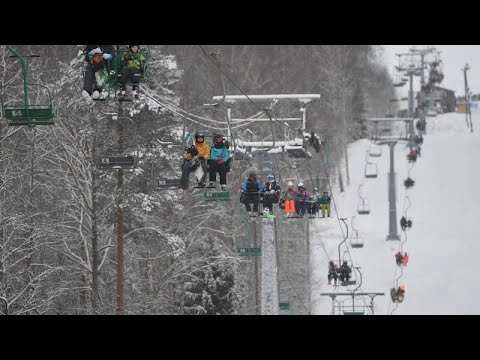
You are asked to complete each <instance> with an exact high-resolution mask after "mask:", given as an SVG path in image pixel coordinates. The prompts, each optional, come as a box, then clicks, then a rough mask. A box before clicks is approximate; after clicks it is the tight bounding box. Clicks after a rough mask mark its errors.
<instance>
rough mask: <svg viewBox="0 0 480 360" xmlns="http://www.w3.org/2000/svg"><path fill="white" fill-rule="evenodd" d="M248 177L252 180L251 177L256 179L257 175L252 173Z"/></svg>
mask: <svg viewBox="0 0 480 360" xmlns="http://www.w3.org/2000/svg"><path fill="white" fill-rule="evenodd" d="M249 176H250V177H251V178H253V177H257V174H256V173H255V172H254V171H252V172H251V173H250V175H249Z"/></svg>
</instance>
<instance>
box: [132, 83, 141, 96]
mask: <svg viewBox="0 0 480 360" xmlns="http://www.w3.org/2000/svg"><path fill="white" fill-rule="evenodd" d="M139 90H140V89H139V87H138V85H133V86H132V96H133V98H135V99H138V93H139Z"/></svg>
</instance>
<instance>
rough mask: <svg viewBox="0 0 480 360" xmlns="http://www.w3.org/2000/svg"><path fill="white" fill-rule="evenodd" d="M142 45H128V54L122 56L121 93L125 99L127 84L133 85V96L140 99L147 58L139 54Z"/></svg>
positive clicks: (119, 70)
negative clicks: (129, 82)
mask: <svg viewBox="0 0 480 360" xmlns="http://www.w3.org/2000/svg"><path fill="white" fill-rule="evenodd" d="M139 49H140V45H128V52H127V53H125V54H124V55H123V56H122V59H121V61H120V66H119V68H118V73H119V75H118V76H119V83H120V93H119V95H120V96H121V97H124V96H125V95H126V93H127V82H128V81H131V83H132V95H133V96H134V97H135V99H138V92H139V90H140V88H139V85H138V84H139V83H140V78H141V77H142V76H143V74H144V72H145V56H143V54H142V53H140V52H139Z"/></svg>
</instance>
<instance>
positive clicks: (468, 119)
mask: <svg viewBox="0 0 480 360" xmlns="http://www.w3.org/2000/svg"><path fill="white" fill-rule="evenodd" d="M468 70H470V67H469V66H468V64H465V67H464V68H463V69H462V71H463V76H464V80H465V121H466V123H467V126H470V132H472V133H473V123H472V109H471V107H470V89H469V88H468V79H467V71H468Z"/></svg>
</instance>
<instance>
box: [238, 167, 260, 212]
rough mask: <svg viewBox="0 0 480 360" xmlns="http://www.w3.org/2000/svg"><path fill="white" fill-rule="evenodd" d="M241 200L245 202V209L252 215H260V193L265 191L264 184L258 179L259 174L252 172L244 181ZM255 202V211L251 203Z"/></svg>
mask: <svg viewBox="0 0 480 360" xmlns="http://www.w3.org/2000/svg"><path fill="white" fill-rule="evenodd" d="M241 192H242V195H241V198H240V199H241V201H242V202H243V203H244V204H245V209H246V210H247V211H248V212H249V213H250V216H252V217H256V216H257V214H258V215H260V212H259V211H258V204H259V202H260V194H261V193H262V192H263V184H262V182H261V181H260V180H258V179H257V174H256V173H255V172H253V171H252V172H251V173H250V174H249V176H248V178H247V179H246V180H244V181H243V183H242V187H241ZM251 203H253V212H252V208H251V206H250V204H251Z"/></svg>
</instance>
